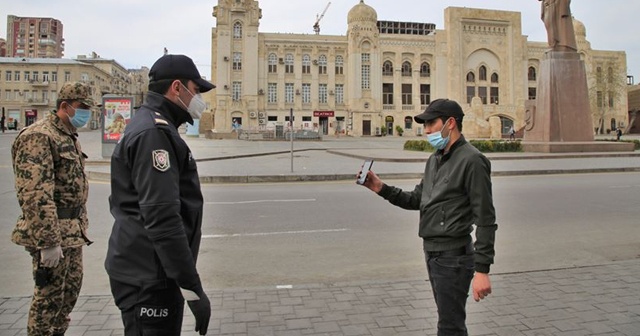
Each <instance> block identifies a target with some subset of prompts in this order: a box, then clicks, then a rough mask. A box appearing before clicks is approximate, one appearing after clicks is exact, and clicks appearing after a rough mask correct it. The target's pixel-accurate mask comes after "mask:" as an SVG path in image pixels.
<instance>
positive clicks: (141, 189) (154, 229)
mask: <svg viewBox="0 0 640 336" xmlns="http://www.w3.org/2000/svg"><path fill="white" fill-rule="evenodd" d="M213 88H215V86H214V85H213V84H211V83H209V82H207V81H205V80H203V79H202V78H201V77H200V73H199V72H198V69H197V68H196V66H195V64H194V63H193V61H192V60H191V59H190V58H189V57H187V56H184V55H170V54H167V55H164V56H162V57H161V58H160V59H158V60H157V61H156V62H155V63H154V64H153V66H152V67H151V70H150V72H149V93H148V94H147V96H146V97H145V102H144V104H143V105H142V106H141V107H140V109H139V110H138V111H137V112H136V114H135V116H134V117H133V118H132V119H131V121H130V122H129V123H128V125H127V127H126V128H125V131H124V135H123V137H122V138H121V140H120V142H119V143H118V144H117V145H116V148H115V150H114V152H113V155H112V158H111V196H110V199H109V200H110V206H111V214H112V215H113V217H114V218H115V223H114V226H113V230H112V232H111V238H110V239H109V247H108V251H107V258H106V261H105V267H106V270H107V273H108V274H109V279H110V284H111V292H112V294H113V297H114V299H115V303H116V305H117V306H118V308H120V310H121V313H122V320H123V323H124V328H125V335H143V334H144V335H179V334H180V330H181V327H182V316H183V309H184V300H187V303H188V305H189V308H190V309H191V311H192V313H193V315H194V316H195V319H196V325H195V330H196V331H198V332H199V333H200V334H201V335H205V334H206V333H207V328H208V325H209V318H210V316H211V308H210V303H209V299H208V298H207V295H206V294H205V293H204V290H203V288H202V283H201V281H200V277H199V276H198V272H197V270H196V258H197V256H198V250H199V248H200V237H201V226H202V206H203V198H202V193H201V191H200V183H199V179H198V171H197V169H196V162H195V160H194V158H193V155H191V150H190V149H189V147H188V146H187V144H186V143H185V142H184V140H182V138H181V137H180V135H179V134H178V130H177V128H178V127H179V126H180V125H182V124H183V123H185V122H188V123H191V124H193V119H194V118H199V117H200V115H201V114H202V112H203V111H204V109H205V107H206V105H205V103H204V101H203V100H202V97H201V95H200V93H201V92H207V91H209V90H211V89H213Z"/></svg>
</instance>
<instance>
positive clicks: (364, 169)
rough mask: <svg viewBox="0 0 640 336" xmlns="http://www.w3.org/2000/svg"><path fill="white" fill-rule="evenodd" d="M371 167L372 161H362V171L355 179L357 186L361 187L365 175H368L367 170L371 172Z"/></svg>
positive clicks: (365, 178) (365, 177)
mask: <svg viewBox="0 0 640 336" xmlns="http://www.w3.org/2000/svg"><path fill="white" fill-rule="evenodd" d="M371 166H373V159H367V160H365V161H364V164H363V165H362V169H361V170H360V175H358V178H357V179H356V183H357V184H360V185H363V184H364V183H365V182H366V181H367V174H368V173H369V170H371Z"/></svg>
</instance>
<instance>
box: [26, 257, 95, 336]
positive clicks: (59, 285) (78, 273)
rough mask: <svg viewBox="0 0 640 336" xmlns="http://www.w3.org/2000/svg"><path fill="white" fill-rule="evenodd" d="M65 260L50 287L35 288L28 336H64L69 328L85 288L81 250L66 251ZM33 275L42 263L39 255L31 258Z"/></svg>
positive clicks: (54, 275) (52, 270)
mask: <svg viewBox="0 0 640 336" xmlns="http://www.w3.org/2000/svg"><path fill="white" fill-rule="evenodd" d="M63 254H64V258H63V259H60V263H59V264H58V266H56V267H55V268H52V269H51V275H50V277H49V279H50V280H49V283H48V284H47V285H45V286H42V287H38V286H35V289H34V291H33V299H32V300H31V307H30V309H29V320H28V324H27V333H28V335H29V336H49V335H53V334H60V335H61V334H64V333H65V332H66V331H67V328H68V327H69V321H70V319H69V314H70V313H71V311H72V310H73V307H74V306H75V304H76V301H77V300H78V295H79V294H80V287H81V286H82V247H73V248H65V249H63ZM31 256H32V258H33V274H34V278H35V272H36V269H37V267H38V261H39V260H40V257H39V252H35V253H32V254H31Z"/></svg>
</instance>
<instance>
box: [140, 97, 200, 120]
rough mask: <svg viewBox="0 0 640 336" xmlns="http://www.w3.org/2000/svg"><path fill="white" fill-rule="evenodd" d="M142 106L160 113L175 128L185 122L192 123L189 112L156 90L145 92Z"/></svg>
mask: <svg viewBox="0 0 640 336" xmlns="http://www.w3.org/2000/svg"><path fill="white" fill-rule="evenodd" d="M143 106H146V107H148V108H149V109H151V110H153V111H156V112H158V113H160V114H162V116H163V117H165V118H166V119H167V120H168V121H169V122H171V123H172V124H173V125H174V126H175V127H176V128H178V127H180V125H182V124H184V123H185V122H188V123H190V124H192V125H193V118H191V115H189V112H187V111H185V110H184V109H183V108H182V107H180V106H179V105H177V104H175V103H174V102H172V101H170V100H169V99H167V97H165V96H164V95H161V94H159V93H157V92H153V91H149V92H147V96H146V97H145V101H144V104H143Z"/></svg>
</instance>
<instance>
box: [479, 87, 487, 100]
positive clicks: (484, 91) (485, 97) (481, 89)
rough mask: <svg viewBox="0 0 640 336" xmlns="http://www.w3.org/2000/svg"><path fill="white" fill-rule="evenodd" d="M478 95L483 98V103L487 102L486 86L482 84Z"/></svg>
mask: <svg viewBox="0 0 640 336" xmlns="http://www.w3.org/2000/svg"><path fill="white" fill-rule="evenodd" d="M478 97H480V100H482V104H487V88H486V87H484V86H480V87H479V88H478Z"/></svg>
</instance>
